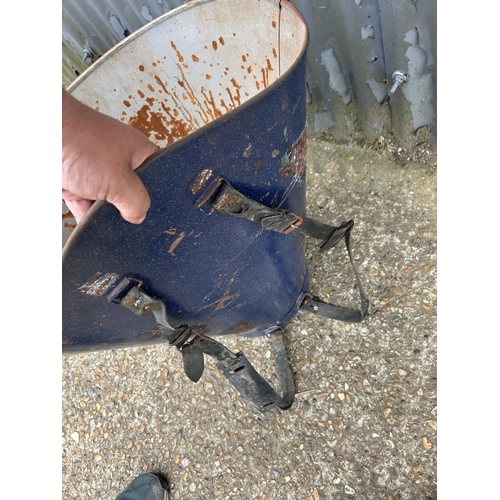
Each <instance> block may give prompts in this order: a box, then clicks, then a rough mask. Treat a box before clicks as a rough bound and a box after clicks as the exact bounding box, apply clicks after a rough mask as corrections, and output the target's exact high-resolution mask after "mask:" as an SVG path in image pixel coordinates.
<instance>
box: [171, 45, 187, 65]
mask: <svg viewBox="0 0 500 500" xmlns="http://www.w3.org/2000/svg"><path fill="white" fill-rule="evenodd" d="M170 46H171V47H172V48H173V49H174V50H175V53H176V54H177V58H178V59H179V62H184V57H183V56H182V54H181V53H180V52H179V50H178V49H177V46H176V45H175V43H174V42H172V41H171V42H170Z"/></svg>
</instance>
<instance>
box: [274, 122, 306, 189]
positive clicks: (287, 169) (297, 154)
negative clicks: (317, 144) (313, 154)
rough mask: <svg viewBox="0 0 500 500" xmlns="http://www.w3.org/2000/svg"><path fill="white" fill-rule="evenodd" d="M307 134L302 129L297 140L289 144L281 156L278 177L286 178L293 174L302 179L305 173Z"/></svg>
mask: <svg viewBox="0 0 500 500" xmlns="http://www.w3.org/2000/svg"><path fill="white" fill-rule="evenodd" d="M306 150H307V134H306V132H305V131H304V132H303V134H302V135H301V137H300V138H299V139H298V141H297V142H296V143H295V144H293V145H292V146H290V147H289V148H288V149H287V151H286V153H285V154H284V155H283V156H282V157H281V168H280V177H281V178H282V179H286V178H287V177H290V176H291V175H293V176H294V177H297V178H299V179H303V178H304V177H305V175H306Z"/></svg>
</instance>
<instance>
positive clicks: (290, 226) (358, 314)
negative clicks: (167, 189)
mask: <svg viewBox="0 0 500 500" xmlns="http://www.w3.org/2000/svg"><path fill="white" fill-rule="evenodd" d="M196 205H197V206H198V207H199V208H201V209H202V210H204V211H206V212H208V213H211V212H212V211H213V210H216V211H218V212H220V213H223V214H225V215H228V216H230V217H238V218H243V219H247V220H250V221H252V222H256V223H257V224H260V226H261V227H262V228H263V229H266V230H270V231H276V232H278V233H281V234H290V233H291V232H293V231H298V232H299V233H302V234H305V235H306V236H310V237H312V238H315V239H320V240H322V243H321V244H320V247H319V253H324V252H326V251H327V250H330V249H331V248H333V247H334V246H335V245H336V244H337V243H338V242H339V241H340V240H342V239H344V241H345V245H346V249H347V253H348V255H349V259H350V262H351V265H352V268H353V271H354V275H355V277H356V283H357V286H358V289H359V293H360V296H361V308H360V309H359V310H353V309H348V308H346V307H341V306H336V305H333V304H328V303H326V302H322V301H321V300H319V299H318V298H313V297H312V296H309V298H307V299H306V300H304V302H303V304H302V307H301V309H302V310H305V311H308V312H311V313H313V314H319V315H320V316H325V317H327V318H331V319H336V320H339V321H344V322H347V323H359V322H361V321H363V320H364V319H365V317H366V315H367V314H368V306H369V304H370V302H369V300H368V298H367V297H366V295H365V292H364V290H363V286H362V285H361V280H360V278H359V274H358V271H357V270H356V267H355V265H354V260H353V258H352V252H351V243H350V233H351V230H352V228H353V227H354V221H353V220H349V221H347V222H343V223H342V224H341V225H340V226H338V227H334V226H330V225H328V224H323V223H322V222H317V221H315V220H313V219H309V218H307V217H301V216H299V215H297V214H294V213H293V212H289V211H288V210H284V209H280V208H271V207H267V206H265V205H262V204H261V203H259V202H258V201H255V200H252V199H251V198H248V197H247V196H245V195H244V194H243V193H241V192H240V191H238V190H236V189H235V188H233V187H232V186H231V185H230V184H229V183H228V182H227V181H225V180H224V179H223V178H222V177H221V176H219V177H217V178H216V179H215V180H214V181H213V182H212V183H211V184H210V185H209V186H208V187H207V189H206V190H205V192H204V193H203V194H202V195H201V197H200V198H199V199H198V201H197V203H196Z"/></svg>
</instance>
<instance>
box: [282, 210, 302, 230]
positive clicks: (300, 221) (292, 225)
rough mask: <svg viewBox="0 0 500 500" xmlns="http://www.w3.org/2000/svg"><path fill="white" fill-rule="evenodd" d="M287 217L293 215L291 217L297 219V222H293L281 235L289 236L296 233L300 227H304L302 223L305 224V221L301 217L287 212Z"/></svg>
mask: <svg viewBox="0 0 500 500" xmlns="http://www.w3.org/2000/svg"><path fill="white" fill-rule="evenodd" d="M287 215H291V216H293V217H295V218H296V219H297V220H296V221H295V222H293V223H292V224H291V225H290V226H289V227H287V228H286V229H283V231H281V234H289V233H291V232H292V231H295V230H296V229H298V228H299V227H300V226H302V223H303V222H304V219H303V218H302V217H301V216H300V215H297V214H294V213H293V212H287Z"/></svg>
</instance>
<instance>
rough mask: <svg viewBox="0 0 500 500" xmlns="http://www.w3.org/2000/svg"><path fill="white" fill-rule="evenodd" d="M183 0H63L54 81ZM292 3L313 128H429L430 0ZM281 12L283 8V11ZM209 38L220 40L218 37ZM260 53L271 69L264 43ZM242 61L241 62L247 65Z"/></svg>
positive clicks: (416, 131)
mask: <svg viewBox="0 0 500 500" xmlns="http://www.w3.org/2000/svg"><path fill="white" fill-rule="evenodd" d="M182 3H184V2H182V1H181V0H171V1H167V0H161V1H158V2H157V1H155V0H141V1H140V2H139V1H138V0H124V1H123V2H120V3H119V4H117V3H116V2H114V1H112V0H86V1H85V2H80V1H77V0H63V83H64V84H65V85H68V84H69V83H71V82H72V81H73V80H74V78H75V77H76V75H78V74H80V73H82V72H83V70H84V69H85V68H86V67H88V66H89V65H90V64H92V63H93V62H95V61H97V60H98V58H99V57H100V56H102V55H103V54H104V53H105V52H106V51H108V50H109V49H111V48H112V47H113V46H114V45H116V44H117V43H119V42H120V41H121V40H123V39H125V38H126V36H128V34H130V33H133V32H134V31H135V30H137V29H139V28H140V27H141V26H143V25H144V24H146V23H147V22H149V21H151V20H152V19H155V18H157V17H158V16H160V15H161V14H163V13H164V12H167V11H168V10H170V9H171V8H174V7H178V6H179V5H181V4H182ZM292 3H293V4H294V5H295V6H296V7H297V8H298V9H299V11H300V12H301V14H302V16H303V17H304V18H305V20H306V22H307V25H308V27H309V31H310V36H311V40H310V44H309V50H308V54H307V84H308V89H309V99H310V100H312V102H313V104H314V105H315V113H314V114H313V115H312V122H311V128H312V129H313V130H314V131H316V132H322V131H325V130H328V131H330V132H332V133H333V134H334V135H335V136H336V137H340V138H344V137H352V136H361V137H365V138H368V139H372V138H375V137H377V136H379V135H381V134H382V135H383V134H391V133H392V134H394V136H395V137H396V138H397V139H398V141H399V142H400V143H402V144H403V145H412V144H414V143H415V142H416V141H420V140H421V135H422V133H424V134H425V131H431V132H433V133H434V132H435V130H436V81H437V80H436V77H437V72H436V65H437V37H436V24H437V23H436V19H437V13H436V10H437V8H436V0H432V1H430V2H421V1H413V0H411V1H410V0H408V1H405V2H400V1H398V0H388V1H385V2H380V1H379V0H292ZM225 8H226V9H227V11H228V13H229V12H230V11H231V10H232V9H233V8H234V7H233V6H232V4H231V3H228V4H227V6H226V7H225ZM243 11H244V13H247V12H248V15H247V21H249V22H252V21H253V18H252V14H253V13H252V12H251V11H247V10H246V9H245V8H243ZM289 13H290V11H289V10H286V9H285V10H284V11H283V12H282V16H288V15H289ZM223 15H224V14H223ZM285 21H286V22H288V21H287V20H286V19H285ZM202 22H203V20H202ZM292 34H293V32H292ZM282 36H284V37H286V36H287V34H283V35H282ZM282 39H283V40H285V39H284V38H282ZM224 40H225V42H227V40H226V39H225V38H224ZM212 41H214V42H215V43H217V47H218V48H220V47H221V45H220V43H219V42H218V36H216V37H214V38H213V40H212ZM287 46H288V45H287ZM282 50H283V49H282ZM202 52H203V51H202ZM192 55H194V56H195V57H197V58H199V57H200V54H198V52H192V53H188V54H183V57H185V60H186V61H188V62H192V58H191V56H192ZM242 55H243V54H242ZM269 56H270V57H269V63H270V65H271V67H273V68H274V54H272V50H271V52H270V54H269ZM247 62H248V61H243V60H242V61H241V63H242V64H243V65H245V66H246V67H247V68H248V65H247ZM250 67H251V68H252V73H253V75H254V76H260V78H261V81H266V80H265V78H266V77H267V75H265V74H263V73H262V71H264V72H265V69H266V65H261V67H259V68H258V71H257V72H256V73H255V72H254V70H255V69H254V68H253V67H252V66H250ZM233 70H234V68H233ZM398 70H399V71H404V72H406V73H407V74H408V75H409V79H408V81H407V82H406V83H404V84H402V85H400V86H399V88H398V89H397V90H396V91H395V93H394V94H393V95H391V94H390V93H389V90H390V88H391V86H392V75H393V73H394V72H395V71H398ZM208 74H211V73H210V71H208ZM229 88H231V87H229ZM234 90H235V89H234ZM134 95H135V94H134ZM226 101H227V99H226ZM218 107H219V108H220V106H218Z"/></svg>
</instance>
